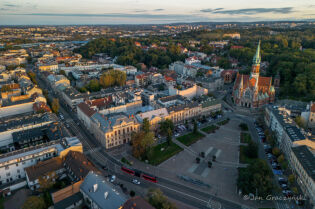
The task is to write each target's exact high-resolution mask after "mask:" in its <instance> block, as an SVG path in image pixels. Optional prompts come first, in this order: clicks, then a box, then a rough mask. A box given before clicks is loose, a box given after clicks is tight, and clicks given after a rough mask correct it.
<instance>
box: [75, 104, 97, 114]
mask: <svg viewBox="0 0 315 209" xmlns="http://www.w3.org/2000/svg"><path fill="white" fill-rule="evenodd" d="M78 108H80V110H81V111H82V112H83V113H84V114H85V115H86V116H88V117H91V116H92V115H93V114H94V113H96V112H97V111H96V110H94V109H92V108H90V106H89V105H87V104H86V103H85V102H81V103H80V104H78Z"/></svg>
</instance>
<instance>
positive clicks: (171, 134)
mask: <svg viewBox="0 0 315 209" xmlns="http://www.w3.org/2000/svg"><path fill="white" fill-rule="evenodd" d="M172 138H173V132H172V130H171V128H168V129H167V136H166V140H167V144H168V145H170V144H171V142H172Z"/></svg>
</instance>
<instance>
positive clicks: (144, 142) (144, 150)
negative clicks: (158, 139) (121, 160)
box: [131, 131, 154, 159]
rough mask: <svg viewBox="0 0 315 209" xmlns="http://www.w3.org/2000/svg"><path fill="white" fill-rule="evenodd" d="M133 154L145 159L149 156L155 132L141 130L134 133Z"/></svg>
mask: <svg viewBox="0 0 315 209" xmlns="http://www.w3.org/2000/svg"><path fill="white" fill-rule="evenodd" d="M131 140H132V155H133V156H134V157H136V158H139V159H144V158H146V157H147V154H148V151H149V148H150V147H151V146H152V144H153V143H154V134H153V132H148V133H145V132H144V131H140V132H138V133H133V134H132V137H131Z"/></svg>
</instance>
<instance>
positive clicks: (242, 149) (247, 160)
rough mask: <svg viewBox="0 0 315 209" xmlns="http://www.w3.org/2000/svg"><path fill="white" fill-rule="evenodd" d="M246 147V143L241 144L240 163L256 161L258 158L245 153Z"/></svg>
mask: <svg viewBox="0 0 315 209" xmlns="http://www.w3.org/2000/svg"><path fill="white" fill-rule="evenodd" d="M245 149H246V146H245V145H241V146H240V163H245V164H250V163H252V162H254V161H255V160H257V158H249V157H247V156H246V154H245Z"/></svg>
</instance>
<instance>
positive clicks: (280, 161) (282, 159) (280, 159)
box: [277, 154, 284, 163]
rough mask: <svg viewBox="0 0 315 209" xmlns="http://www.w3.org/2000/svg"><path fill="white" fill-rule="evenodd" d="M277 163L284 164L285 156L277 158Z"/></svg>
mask: <svg viewBox="0 0 315 209" xmlns="http://www.w3.org/2000/svg"><path fill="white" fill-rule="evenodd" d="M277 161H278V163H282V162H283V161H284V156H283V154H282V155H280V156H279V157H278V158H277Z"/></svg>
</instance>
